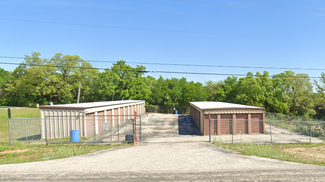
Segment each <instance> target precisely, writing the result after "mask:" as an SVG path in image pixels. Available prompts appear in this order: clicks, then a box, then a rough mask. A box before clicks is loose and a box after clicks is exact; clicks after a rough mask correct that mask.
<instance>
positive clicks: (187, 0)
mask: <svg viewBox="0 0 325 182" xmlns="http://www.w3.org/2000/svg"><path fill="white" fill-rule="evenodd" d="M176 1H183V2H189V3H198V4H207V5H214V6H227V7H233V8H242V9H254V10H263V11H274V12H280V13H290V14H299V15H309V16H322V17H323V16H325V14H310V13H298V12H290V11H282V10H275V9H263V8H252V7H246V6H237V5H228V4H217V3H208V2H199V1H191V0H176Z"/></svg>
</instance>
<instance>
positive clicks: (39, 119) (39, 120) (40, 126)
mask: <svg viewBox="0 0 325 182" xmlns="http://www.w3.org/2000/svg"><path fill="white" fill-rule="evenodd" d="M38 123H39V131H40V132H39V133H40V134H41V137H40V139H42V125H41V118H38Z"/></svg>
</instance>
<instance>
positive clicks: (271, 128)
mask: <svg viewBox="0 0 325 182" xmlns="http://www.w3.org/2000/svg"><path fill="white" fill-rule="evenodd" d="M270 137H271V143H273V141H272V127H271V121H270Z"/></svg>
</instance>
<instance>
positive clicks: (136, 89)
mask: <svg viewBox="0 0 325 182" xmlns="http://www.w3.org/2000/svg"><path fill="white" fill-rule="evenodd" d="M145 73H146V68H145V67H144V66H142V65H138V66H136V67H131V66H130V65H127V64H126V62H125V61H123V60H120V61H117V62H116V63H114V64H113V65H112V66H111V67H110V68H107V69H105V70H104V71H101V70H97V69H96V68H94V67H92V65H91V64H90V63H89V62H87V61H84V60H83V59H82V58H80V57H79V56H77V55H62V54H60V53H57V54H55V55H54V56H53V57H52V58H51V59H49V60H47V59H41V58H40V53H37V52H33V53H32V54H31V55H30V56H29V55H27V56H25V61H24V62H23V63H21V64H20V65H19V66H18V67H17V68H16V69H15V70H14V71H13V72H8V71H5V70H3V69H0V75H1V78H2V79H1V80H0V105H11V106H29V107H35V106H36V104H37V103H39V104H41V105H42V104H48V103H49V102H54V103H55V104H65V103H75V102H76V100H77V93H78V87H79V82H80V83H81V85H82V86H81V98H80V102H93V101H105V100H122V99H124V100H127V99H142V100H146V103H147V104H148V105H155V106H162V107H168V106H170V108H173V107H176V108H177V107H178V108H181V107H183V108H187V107H188V106H189V103H190V102H192V101H224V102H231V103H238V104H246V105H253V106H261V107H265V109H266V111H268V112H274V113H281V114H285V115H291V116H300V117H301V116H302V117H306V118H308V117H314V118H318V119H325V109H324V108H325V93H324V90H325V73H322V74H321V79H319V80H310V78H309V77H308V75H307V74H303V73H295V72H293V71H284V72H282V73H279V74H276V75H272V76H271V75H269V73H268V72H267V71H264V72H263V74H261V73H259V72H257V73H256V74H255V75H254V74H253V73H252V72H248V73H247V76H246V77H242V78H238V77H235V76H230V77H228V78H226V79H225V80H219V81H218V80H215V81H208V82H206V83H205V85H203V84H202V83H199V82H196V83H195V82H193V81H187V80H186V78H180V79H179V78H171V79H164V78H163V77H160V78H158V79H155V78H153V77H151V76H145ZM313 86H316V90H317V91H318V92H317V93H314V92H313ZM158 109H159V108H158ZM185 111H186V110H184V112H185Z"/></svg>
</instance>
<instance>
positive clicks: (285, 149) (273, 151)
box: [213, 140, 325, 166]
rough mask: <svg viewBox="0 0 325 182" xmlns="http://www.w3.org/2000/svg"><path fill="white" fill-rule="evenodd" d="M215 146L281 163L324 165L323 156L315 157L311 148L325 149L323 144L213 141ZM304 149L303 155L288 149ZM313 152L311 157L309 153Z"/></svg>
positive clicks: (298, 151) (299, 151)
mask: <svg viewBox="0 0 325 182" xmlns="http://www.w3.org/2000/svg"><path fill="white" fill-rule="evenodd" d="M213 143H214V144H215V145H216V146H219V147H222V148H225V149H229V150H234V151H237V152H239V153H240V154H243V155H254V156H259V157H267V158H273V159H279V160H283V161H290V162H298V163H305V164H316V165H322V166H324V165H325V160H324V157H323V156H324V154H321V155H323V156H322V157H317V158H316V154H315V152H314V150H312V148H314V147H317V146H321V147H324V148H325V145H324V144H256V143H221V142H218V141H215V140H214V141H213ZM294 148H297V149H300V148H303V149H306V150H305V152H304V153H301V150H297V151H296V152H290V149H294ZM311 152H313V155H310V153H311Z"/></svg>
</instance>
